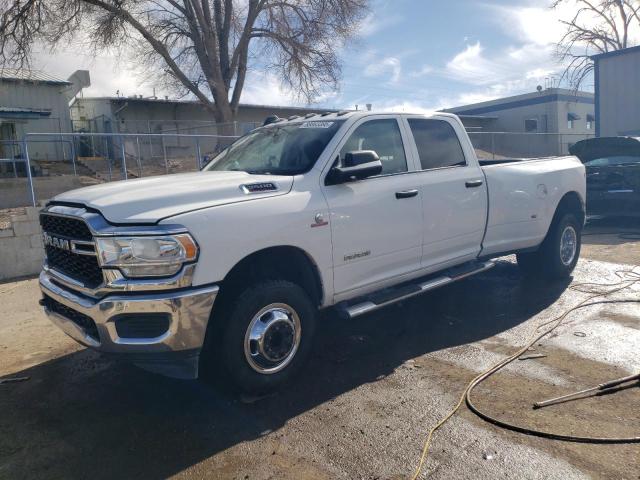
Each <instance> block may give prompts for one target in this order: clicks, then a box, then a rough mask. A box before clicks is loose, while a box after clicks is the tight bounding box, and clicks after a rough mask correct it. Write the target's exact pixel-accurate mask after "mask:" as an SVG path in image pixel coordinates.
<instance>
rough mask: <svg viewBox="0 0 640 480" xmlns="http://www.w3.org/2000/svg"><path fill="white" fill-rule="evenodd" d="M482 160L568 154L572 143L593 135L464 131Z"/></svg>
mask: <svg viewBox="0 0 640 480" xmlns="http://www.w3.org/2000/svg"><path fill="white" fill-rule="evenodd" d="M467 133H468V135H469V138H470V139H471V143H472V144H473V147H474V149H475V151H476V155H477V156H478V158H480V159H481V160H499V159H502V158H539V157H552V156H561V155H569V147H571V145H573V144H574V143H576V142H578V141H580V140H584V139H587V138H593V137H594V136H595V135H589V134H574V133H512V132H467Z"/></svg>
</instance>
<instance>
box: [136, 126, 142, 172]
mask: <svg viewBox="0 0 640 480" xmlns="http://www.w3.org/2000/svg"><path fill="white" fill-rule="evenodd" d="M136 146H137V147H138V148H137V150H138V157H137V158H136V160H137V162H138V174H139V175H140V178H142V161H141V154H140V137H138V136H136Z"/></svg>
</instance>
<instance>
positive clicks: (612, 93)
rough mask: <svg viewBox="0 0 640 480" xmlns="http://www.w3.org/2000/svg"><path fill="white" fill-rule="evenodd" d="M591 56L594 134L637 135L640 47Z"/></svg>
mask: <svg viewBox="0 0 640 480" xmlns="http://www.w3.org/2000/svg"><path fill="white" fill-rule="evenodd" d="M591 58H592V59H593V62H594V77H595V92H596V96H595V116H596V135H597V136H602V137H610V136H618V135H636V136H637V135H640V46H637V47H631V48H625V49H624V50H616V51H613V52H609V53H603V54H600V55H595V56H593V57H591Z"/></svg>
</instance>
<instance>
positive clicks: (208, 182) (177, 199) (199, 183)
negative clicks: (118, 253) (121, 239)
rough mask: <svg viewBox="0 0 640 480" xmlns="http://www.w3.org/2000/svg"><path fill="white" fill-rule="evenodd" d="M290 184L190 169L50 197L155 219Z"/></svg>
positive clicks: (115, 217) (119, 219)
mask: <svg viewBox="0 0 640 480" xmlns="http://www.w3.org/2000/svg"><path fill="white" fill-rule="evenodd" d="M292 185H293V177H289V176H276V175H250V174H248V173H246V172H194V173H182V174H176V175H163V176H158V177H149V178H141V179H136V180H125V181H118V182H111V183H105V184H102V185H95V186H91V187H85V188H80V189H78V190H71V191H69V192H65V193H62V194H60V195H57V196H56V197H54V198H53V201H54V202H65V203H74V204H82V205H85V206H87V207H90V208H93V209H96V210H98V211H100V213H102V215H103V216H104V217H105V218H106V219H107V220H108V221H109V222H111V223H156V222H158V221H159V220H161V219H163V218H167V217H171V216H174V215H178V214H181V213H185V212H188V211H192V210H199V209H201V208H208V207H216V206H220V205H227V204H229V203H237V202H246V201H250V200H258V199H260V198H267V197H273V196H277V195H285V194H287V193H288V192H289V191H291V187H292ZM247 187H248V188H247Z"/></svg>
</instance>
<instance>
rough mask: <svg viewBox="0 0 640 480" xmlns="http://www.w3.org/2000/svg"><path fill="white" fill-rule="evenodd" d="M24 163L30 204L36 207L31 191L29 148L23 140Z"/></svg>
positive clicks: (33, 193) (31, 178) (34, 194)
mask: <svg viewBox="0 0 640 480" xmlns="http://www.w3.org/2000/svg"><path fill="white" fill-rule="evenodd" d="M23 148H24V161H25V166H26V167H27V182H28V183H29V191H30V192H31V204H32V205H33V206H34V207H35V206H36V193H35V192H34V190H33V177H32V176H31V162H30V161H29V148H28V147H27V140H26V138H25V139H24V147H23Z"/></svg>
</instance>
